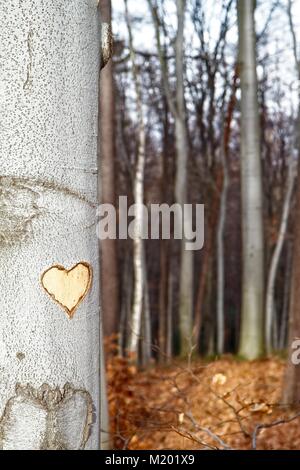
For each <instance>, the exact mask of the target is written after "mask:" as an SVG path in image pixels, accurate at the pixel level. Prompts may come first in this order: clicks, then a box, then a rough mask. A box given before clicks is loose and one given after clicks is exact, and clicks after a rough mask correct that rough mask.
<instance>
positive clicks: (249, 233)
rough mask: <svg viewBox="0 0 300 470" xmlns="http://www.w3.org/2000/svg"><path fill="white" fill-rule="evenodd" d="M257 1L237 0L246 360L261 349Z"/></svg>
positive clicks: (243, 347)
mask: <svg viewBox="0 0 300 470" xmlns="http://www.w3.org/2000/svg"><path fill="white" fill-rule="evenodd" d="M255 7H256V0H238V25H239V73H240V80H241V92H242V98H241V167H242V171H241V186H242V214H241V217H242V239H243V241H242V247H243V248H242V249H243V253H242V269H243V279H242V318H241V322H242V323H241V338H240V349H239V352H240V354H241V355H242V356H244V357H246V358H248V359H254V358H256V357H259V356H260V355H261V354H262V353H263V339H264V329H263V327H264V235H263V192H262V171H261V158H260V130H259V111H258V94H257V93H258V87H257V72H256V33H255V20H254V13H255Z"/></svg>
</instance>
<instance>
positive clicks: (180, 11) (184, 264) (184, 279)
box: [148, 0, 194, 355]
mask: <svg viewBox="0 0 300 470" xmlns="http://www.w3.org/2000/svg"><path fill="white" fill-rule="evenodd" d="M148 4H149V7H150V10H151V14H152V19H153V24H154V27H155V35H156V42H157V50H158V55H159V59H160V64H161V71H162V78H163V83H164V92H165V95H166V98H167V100H168V106H169V109H170V112H171V113H172V115H173V118H174V120H175V145H176V180H175V199H176V203H178V204H180V205H181V206H183V205H184V204H186V203H187V200H188V195H187V169H188V157H189V144H188V131H187V122H186V110H185V97H184V26H185V12H186V0H176V11H177V22H178V24H177V33H176V41H175V62H176V65H175V68H176V98H175V99H173V96H172V93H171V89H170V83H169V75H168V66H167V63H166V60H165V57H164V51H163V48H162V44H161V38H160V21H161V20H160V19H159V17H158V13H157V8H156V7H154V6H153V3H152V0H148ZM185 224H186V226H187V228H190V227H191V221H190V220H188V218H187V217H186V218H185ZM182 228H183V234H184V232H185V231H184V227H182ZM185 245H186V239H185V237H184V236H183V238H182V241H181V253H180V275H179V277H180V280H179V282H180V286H179V289H180V292H179V336H180V353H181V354H182V355H186V354H188V353H189V352H190V350H191V345H192V341H193V259H194V256H193V252H192V251H188V250H186V249H185Z"/></svg>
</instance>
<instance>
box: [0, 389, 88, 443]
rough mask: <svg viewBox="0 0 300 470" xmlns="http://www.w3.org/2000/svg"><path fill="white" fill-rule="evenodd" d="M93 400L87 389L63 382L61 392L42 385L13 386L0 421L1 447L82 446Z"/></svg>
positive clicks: (86, 437) (86, 436) (85, 438)
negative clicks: (76, 387)
mask: <svg viewBox="0 0 300 470" xmlns="http://www.w3.org/2000/svg"><path fill="white" fill-rule="evenodd" d="M92 412H93V403H92V398H91V395H90V394H89V393H88V392H87V391H86V390H76V389H75V388H74V387H73V386H72V385H71V384H69V383H67V384H65V386H64V388H63V390H62V391H60V389H59V388H55V389H53V388H51V387H50V386H49V385H47V384H44V385H42V386H41V387H40V388H38V389H35V388H34V387H32V386H30V385H29V384H27V385H25V386H22V385H20V384H17V385H16V392H15V396H14V397H12V398H10V399H9V400H8V402H7V403H6V406H5V409H4V412H3V415H2V418H1V421H0V447H1V448H2V449H4V450H22V449H24V450H27V449H31V450H59V449H61V450H78V449H84V447H85V444H86V442H87V440H88V438H89V434H90V426H91V424H92Z"/></svg>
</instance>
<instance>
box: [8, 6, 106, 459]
mask: <svg viewBox="0 0 300 470" xmlns="http://www.w3.org/2000/svg"><path fill="white" fill-rule="evenodd" d="M0 17H1V20H2V27H1V31H0V44H1V46H0V47H1V50H0V61H1V83H0V89H1V94H0V100H1V117H0V120H1V124H0V129H1V131H0V132H1V139H0V155H1V177H0V194H1V199H0V212H1V223H0V252H1V254H0V269H1V276H0V288H1V300H0V307H1V320H0V323H1V332H0V368H1V383H0V416H1V418H0V428H1V433H0V435H1V439H0V441H1V442H0V445H1V448H2V449H37V450H39V449H83V448H84V449H97V448H99V438H100V427H101V426H102V423H100V394H99V388H100V379H101V378H100V360H99V358H100V351H99V345H100V340H101V338H100V324H99V323H100V310H99V256H98V253H99V247H98V240H97V236H96V207H97V126H98V77H99V67H100V44H101V40H100V18H99V11H98V1H97V0H90V1H88V2H86V1H83V0H69V1H67V2H66V1H64V0H53V1H51V2H41V1H40V0H23V1H21V2H19V1H11V2H1V4H0ZM106 58H107V54H106ZM103 372H104V370H103V368H102V370H101V373H102V374H103ZM102 379H103V375H102ZM101 382H102V383H103V380H101Z"/></svg>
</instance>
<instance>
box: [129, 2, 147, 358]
mask: <svg viewBox="0 0 300 470" xmlns="http://www.w3.org/2000/svg"><path fill="white" fill-rule="evenodd" d="M124 2H125V15H126V24H127V30H128V36H129V49H130V58H131V64H132V74H133V81H134V88H135V99H136V110H137V119H138V151H137V161H136V166H135V179H134V202H135V207H134V218H135V219H134V238H133V273H134V286H133V304H132V315H131V321H130V331H129V346H128V349H129V351H130V352H131V353H132V354H134V355H135V357H137V355H138V344H139V339H140V336H141V326H142V313H143V299H144V280H145V278H144V269H146V267H144V243H143V238H142V235H143V203H144V169H145V146H146V134H145V124H144V113H143V104H142V93H141V86H140V79H139V75H138V70H137V66H136V59H135V51H134V46H133V38H132V31H131V24H130V19H129V12H128V5H127V0H124Z"/></svg>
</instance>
